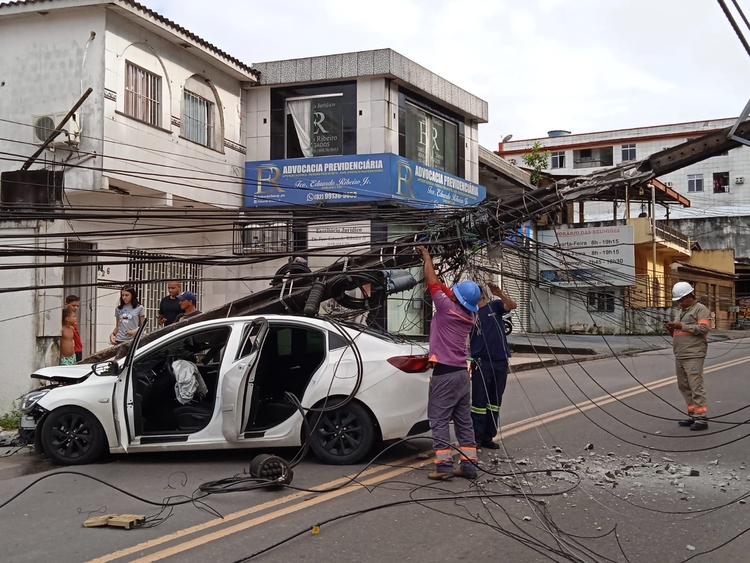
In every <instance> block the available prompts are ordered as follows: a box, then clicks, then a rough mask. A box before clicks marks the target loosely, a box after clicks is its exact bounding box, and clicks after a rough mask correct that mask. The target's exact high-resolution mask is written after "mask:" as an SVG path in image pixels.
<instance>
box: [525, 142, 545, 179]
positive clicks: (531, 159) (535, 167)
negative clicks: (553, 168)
mask: <svg viewBox="0 0 750 563" xmlns="http://www.w3.org/2000/svg"><path fill="white" fill-rule="evenodd" d="M521 158H523V161H524V162H525V163H526V166H528V167H529V168H531V183H532V184H534V185H535V186H538V185H539V182H540V181H541V180H542V170H547V168H548V167H549V151H545V150H543V148H542V145H541V143H539V141H537V142H536V143H534V144H533V145H532V146H531V152H530V153H528V154H525V155H523V156H522V157H521Z"/></svg>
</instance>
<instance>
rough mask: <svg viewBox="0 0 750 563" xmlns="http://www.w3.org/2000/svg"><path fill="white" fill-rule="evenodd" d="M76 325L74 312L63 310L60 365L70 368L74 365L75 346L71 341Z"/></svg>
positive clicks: (76, 320)
mask: <svg viewBox="0 0 750 563" xmlns="http://www.w3.org/2000/svg"><path fill="white" fill-rule="evenodd" d="M77 323H78V319H76V314H75V311H72V310H70V309H67V308H65V309H63V313H62V337H61V338H60V365H61V366H72V365H74V364H75V363H76V345H75V340H73V335H74V332H75V330H74V329H75V327H76V325H77Z"/></svg>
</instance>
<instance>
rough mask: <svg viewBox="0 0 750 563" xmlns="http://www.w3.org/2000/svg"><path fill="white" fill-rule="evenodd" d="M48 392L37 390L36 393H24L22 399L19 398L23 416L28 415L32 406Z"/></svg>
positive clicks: (48, 390) (46, 390)
mask: <svg viewBox="0 0 750 563" xmlns="http://www.w3.org/2000/svg"><path fill="white" fill-rule="evenodd" d="M49 392H50V389H39V390H38V391H31V392H30V393H26V394H25V395H24V396H23V397H21V412H22V413H23V414H28V413H29V412H30V411H31V409H33V408H34V405H36V404H37V403H38V402H39V400H40V399H41V398H42V397H44V396H45V395H46V394H47V393H49Z"/></svg>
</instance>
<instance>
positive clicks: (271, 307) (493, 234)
mask: <svg viewBox="0 0 750 563" xmlns="http://www.w3.org/2000/svg"><path fill="white" fill-rule="evenodd" d="M731 129H732V128H731V127H728V128H726V129H724V130H721V131H717V132H715V133H710V134H708V135H705V136H704V137H699V138H697V139H693V140H692V141H688V142H686V143H683V144H681V145H677V146H675V147H672V148H669V149H666V150H663V151H661V152H658V153H655V154H653V155H651V156H650V157H649V158H647V159H645V160H642V161H634V162H627V163H623V164H621V165H619V166H616V167H614V168H609V169H607V170H603V171H598V172H594V173H592V174H587V175H585V176H578V177H576V178H571V179H567V180H561V181H559V182H555V183H554V184H551V185H549V186H545V187H543V188H538V189H536V190H532V191H529V192H526V193H524V194H520V195H517V196H514V197H511V198H508V199H507V200H505V201H503V202H501V203H493V202H487V204H484V205H481V206H480V207H479V208H478V209H471V210H465V211H464V212H463V213H461V212H459V211H457V212H456V214H455V215H454V217H455V224H459V223H463V227H464V232H472V233H473V234H475V235H476V236H477V238H478V239H479V240H484V241H492V240H494V241H498V240H504V238H505V237H504V236H502V234H500V233H501V232H502V231H503V230H506V229H509V228H511V227H513V226H515V225H517V224H518V223H519V222H521V221H526V220H528V219H530V218H532V217H534V216H536V215H539V214H541V213H548V212H551V211H553V210H556V209H558V208H560V207H562V206H564V205H565V204H567V203H570V202H573V201H578V200H586V199H591V198H594V197H595V196H596V195H597V194H598V193H600V192H602V191H604V190H606V189H611V188H612V187H617V186H620V185H621V186H623V187H626V186H636V185H642V184H644V183H646V182H648V181H649V180H652V179H653V178H655V177H657V176H661V175H664V174H668V173H669V172H674V171H675V170H679V169H680V168H683V167H685V166H688V165H690V164H694V163H696V162H700V161H702V160H705V159H707V158H710V157H712V156H715V155H717V154H720V153H722V152H724V151H727V150H729V149H732V148H735V147H737V146H739V145H740V143H739V142H738V141H734V140H732V139H729V138H728V135H729V132H730V130H731ZM735 135H736V136H738V137H740V138H743V139H748V140H750V121H746V122H744V123H742V124H741V125H740V126H739V127H738V128H737V130H736V131H735ZM455 232H456V231H455V228H454V227H450V228H447V229H445V230H444V232H442V233H440V232H438V233H431V234H430V236H429V241H428V242H427V244H437V245H441V244H443V243H442V242H441V240H442V239H443V238H447V237H455ZM427 235H428V232H427V231H425V232H424V235H420V234H418V235H415V236H407V237H402V238H400V239H397V240H396V241H394V242H392V243H389V244H387V245H383V246H380V247H378V248H375V249H373V250H370V251H368V252H366V253H363V254H358V255H352V256H351V257H350V258H347V259H345V260H341V261H339V262H337V263H335V264H333V265H331V266H329V267H327V268H323V269H321V270H317V271H315V272H312V273H310V274H299V275H295V276H294V277H293V278H290V279H288V280H287V281H286V282H284V283H280V284H275V285H274V286H272V287H270V288H268V289H265V290H263V291H260V292H258V293H253V294H252V295H248V296H247V297H243V298H241V299H237V300H235V301H232V302H230V303H227V304H226V305H222V306H221V307H218V308H216V309H213V310H211V311H207V312H205V313H203V314H201V315H198V316H196V317H193V318H191V319H190V320H188V321H185V323H189V324H192V323H195V322H201V321H206V320H210V319H219V318H225V317H239V316H245V315H261V314H274V313H277V314H284V313H291V314H300V313H301V312H302V311H303V309H304V306H305V303H306V301H307V299H308V297H309V294H310V290H311V286H312V284H313V282H314V281H315V280H316V279H319V280H320V281H322V282H323V285H324V288H325V291H324V294H323V297H322V298H323V300H326V299H330V298H331V294H330V288H331V284H332V281H333V279H334V278H335V277H336V276H340V275H347V274H348V273H349V274H351V275H356V274H357V273H361V272H363V271H374V270H381V269H393V268H406V267H410V266H416V265H418V264H420V263H421V260H422V258H421V256H420V254H419V253H418V252H417V251H416V248H415V247H416V246H418V245H419V244H422V243H421V242H420V240H421V239H423V238H427ZM460 248H461V247H460V244H456V249H457V250H458V249H460ZM182 326H185V324H183V323H180V324H179V325H171V326H168V327H164V328H162V329H159V330H156V331H154V332H152V333H151V334H149V335H147V336H144V337H143V338H142V339H141V341H140V342H141V343H142V344H145V343H148V342H151V341H153V340H155V339H157V338H161V337H162V336H164V335H165V334H168V333H169V332H171V331H172V330H175V329H176V328H179V327H182ZM127 346H128V343H124V344H120V345H119V346H114V347H111V348H107V349H105V350H102V351H100V352H97V353H96V354H93V355H92V356H90V357H88V358H87V359H86V360H85V361H86V362H98V361H102V360H106V359H108V358H111V357H113V356H116V355H120V354H124V353H125V351H126V350H127Z"/></svg>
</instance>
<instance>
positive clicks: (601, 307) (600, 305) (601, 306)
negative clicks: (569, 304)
mask: <svg viewBox="0 0 750 563" xmlns="http://www.w3.org/2000/svg"><path fill="white" fill-rule="evenodd" d="M588 297H589V309H591V310H594V311H601V312H603V313H613V312H614V310H615V294H614V292H613V291H590V292H589V295H588Z"/></svg>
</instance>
